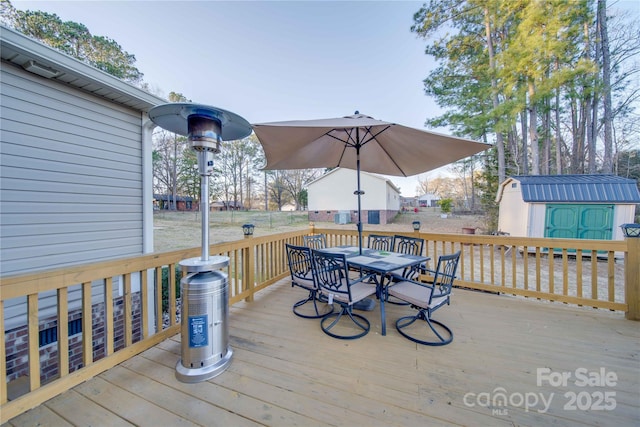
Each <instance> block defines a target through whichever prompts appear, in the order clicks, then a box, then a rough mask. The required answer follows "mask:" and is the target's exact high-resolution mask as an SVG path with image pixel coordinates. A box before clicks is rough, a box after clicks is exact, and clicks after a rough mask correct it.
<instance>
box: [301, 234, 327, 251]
mask: <svg viewBox="0 0 640 427" xmlns="http://www.w3.org/2000/svg"><path fill="white" fill-rule="evenodd" d="M302 240H303V241H304V245H305V246H307V247H309V248H311V249H323V248H326V247H327V236H325V235H324V234H310V235H308V236H302Z"/></svg>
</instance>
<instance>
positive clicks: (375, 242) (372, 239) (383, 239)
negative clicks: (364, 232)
mask: <svg viewBox="0 0 640 427" xmlns="http://www.w3.org/2000/svg"><path fill="white" fill-rule="evenodd" d="M367 247H368V248H369V249H375V250H377V251H390V252H391V251H393V236H384V235H381V234H369V238H368V240H367Z"/></svg>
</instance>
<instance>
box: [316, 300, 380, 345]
mask: <svg viewBox="0 0 640 427" xmlns="http://www.w3.org/2000/svg"><path fill="white" fill-rule="evenodd" d="M344 314H346V315H348V316H349V318H350V319H351V321H352V322H353V324H355V325H356V326H357V327H358V328H359V329H361V330H362V332H360V333H357V334H354V335H338V334H336V333H334V332H332V329H333V328H334V327H335V326H336V325H338V323H339V322H340V320H341V319H342V316H343V315H344ZM333 318H335V320H333V321H332V322H331V323H330V324H329V325H328V326H325V325H326V323H327V321H329V320H331V319H333ZM370 326H371V325H370V323H369V321H368V320H367V319H366V318H365V317H364V316H360V315H359V314H355V313H353V312H352V311H351V310H350V309H349V307H343V308H342V310H340V312H338V313H329V314H327V315H325V316H324V317H323V318H322V320H321V321H320V327H321V328H322V331H323V332H324V333H325V334H327V335H329V336H330V337H333V338H338V339H342V340H353V339H356V338H360V337H363V336H365V335H367V333H369V329H370Z"/></svg>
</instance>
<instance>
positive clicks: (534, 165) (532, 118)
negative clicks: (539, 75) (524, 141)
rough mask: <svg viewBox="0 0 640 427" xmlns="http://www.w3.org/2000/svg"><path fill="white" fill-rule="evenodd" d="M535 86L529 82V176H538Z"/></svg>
mask: <svg viewBox="0 0 640 427" xmlns="http://www.w3.org/2000/svg"><path fill="white" fill-rule="evenodd" d="M535 93H536V89H535V84H534V83H533V81H529V140H530V141H531V175H540V147H539V146H538V129H537V123H538V110H537V109H536V105H535V103H534V101H533V99H534V95H535Z"/></svg>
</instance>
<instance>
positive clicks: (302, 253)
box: [285, 243, 317, 288]
mask: <svg viewBox="0 0 640 427" xmlns="http://www.w3.org/2000/svg"><path fill="white" fill-rule="evenodd" d="M285 246H286V249H287V261H288V262H289V271H290V272H291V280H292V281H293V282H294V283H295V284H297V285H299V286H302V287H306V288H317V286H316V283H315V280H314V278H313V267H312V266H311V249H309V248H308V247H306V246H295V245H290V244H288V243H287V244H286V245H285Z"/></svg>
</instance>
